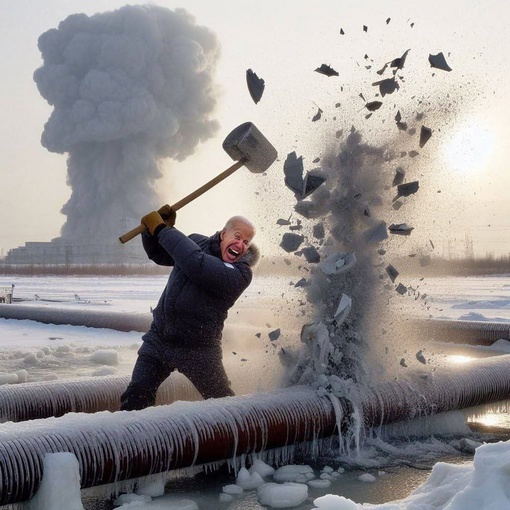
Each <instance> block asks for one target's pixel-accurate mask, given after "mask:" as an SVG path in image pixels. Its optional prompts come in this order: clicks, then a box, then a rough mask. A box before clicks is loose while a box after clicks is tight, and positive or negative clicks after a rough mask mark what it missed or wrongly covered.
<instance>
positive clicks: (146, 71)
mask: <svg viewBox="0 0 510 510" xmlns="http://www.w3.org/2000/svg"><path fill="white" fill-rule="evenodd" d="M39 50H40V51H41V55H42V58H43V62H44V63H43V65H42V66H41V67H40V68H38V69H37V70H36V71H35V73H34V80H35V82H36V84H37V87H38V89H39V92H40V93H41V95H42V96H43V97H44V98H45V99H46V100H47V101H48V103H49V104H50V105H52V106H53V108H54V110H53V112H52V114H51V116H50V118H49V120H48V121H47V123H46V125H45V127H44V131H43V134H42V138H41V142H42V144H43V146H44V147H46V148H47V149H48V150H49V151H51V152H56V153H59V154H64V153H67V154H68V160H67V183H68V185H69V186H70V187H71V189H72V192H71V197H70V199H69V201H68V202H67V203H66V204H65V205H64V206H63V208H62V213H63V214H65V215H66V216H67V220H66V222H65V224H64V225H63V227H62V231H61V235H62V238H63V239H67V240H76V241H79V240H86V239H91V238H94V239H95V240H96V241H98V240H112V239H115V240H116V239H117V237H118V235H119V233H121V232H120V229H124V228H125V227H126V226H128V227H132V226H135V225H137V224H138V223H139V221H140V217H141V216H142V215H143V214H144V213H146V212H148V211H150V210H152V209H154V208H156V207H157V206H159V205H161V204H160V203H159V200H158V197H157V193H156V191H155V185H156V181H157V180H158V179H159V178H160V177H161V176H162V173H161V170H160V167H159V161H160V160H161V159H162V158H173V159H176V160H178V161H182V160H184V159H185V158H187V157H188V156H189V155H191V154H193V152H194V150H195V148H196V146H197V145H198V143H199V142H203V141H205V140H207V139H208V138H210V137H211V136H212V135H213V134H214V133H215V132H216V130H217V128H218V124H217V122H216V121H215V120H213V119H211V117H210V116H211V114H212V112H213V110H214V107H215V104H216V101H215V83H214V80H213V77H214V70H215V65H216V62H217V59H218V56H219V44H218V41H217V38H216V36H215V34H214V33H212V32H211V31H210V30H209V29H207V28H205V27H202V26H198V25H197V24H196V23H195V20H194V18H193V17H192V16H191V15H190V14H188V13H187V12H186V11H184V10H182V9H177V10H175V11H171V10H168V9H166V8H162V7H157V6H154V5H145V6H125V7H122V8H121V9H118V10H116V11H113V12H107V13H99V14H95V15H93V16H87V15H85V14H74V15H71V16H69V17H68V18H66V19H65V20H64V21H62V22H61V23H60V24H59V26H58V28H56V29H51V30H48V31H47V32H45V33H43V34H42V35H41V36H40V37H39Z"/></svg>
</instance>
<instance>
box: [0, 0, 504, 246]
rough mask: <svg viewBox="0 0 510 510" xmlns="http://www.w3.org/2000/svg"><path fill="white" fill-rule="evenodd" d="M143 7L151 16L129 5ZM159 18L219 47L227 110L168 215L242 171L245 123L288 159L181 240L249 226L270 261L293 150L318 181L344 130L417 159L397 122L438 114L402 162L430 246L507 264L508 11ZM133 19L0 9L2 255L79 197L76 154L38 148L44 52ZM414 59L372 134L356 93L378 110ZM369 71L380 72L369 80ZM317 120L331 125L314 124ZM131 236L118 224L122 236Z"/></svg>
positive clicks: (44, 113)
mask: <svg viewBox="0 0 510 510" xmlns="http://www.w3.org/2000/svg"><path fill="white" fill-rule="evenodd" d="M138 3H144V2H132V4H138ZM153 4H154V5H159V6H163V7H167V8H168V9H172V10H173V9H176V8H179V7H184V8H185V9H186V10H187V11H188V12H189V13H191V14H192V15H193V16H194V17H195V20H196V23H197V24H198V25H203V26H205V27H208V28H209V29H210V30H211V31H213V32H214V33H215V34H216V36H217V38H218V41H219V44H220V47H221V52H220V58H219V60H218V62H217V65H216V71H215V80H216V83H217V88H216V89H215V90H216V94H217V97H216V101H217V102H216V108H215V110H214V112H213V114H212V115H211V118H213V119H215V120H216V121H217V122H218V126H219V127H218V129H217V131H216V134H215V135H214V136H213V137H211V138H209V139H208V140H207V141H205V142H204V143H200V144H198V145H197V146H196V148H195V151H194V153H193V154H191V155H189V156H188V157H187V158H186V159H185V160H184V161H180V162H178V161H175V160H172V159H165V160H163V161H161V162H160V164H161V166H162V172H163V177H162V178H161V179H159V180H158V181H157V182H156V184H155V190H156V191H155V193H157V194H158V200H160V201H161V203H170V204H171V203H172V202H175V201H177V200H179V199H180V198H182V197H183V196H185V195H187V194H188V193H190V192H191V191H193V190H194V189H195V188H196V187H198V186H200V185H201V184H203V183H205V182H206V181H208V180H209V179H211V178H212V177H214V176H215V175H216V174H218V173H219V172H221V171H222V170H224V169H225V168H226V167H228V166H229V165H230V164H231V160H230V158H229V157H228V156H227V155H226V154H225V152H224V151H223V149H222V147H221V144H222V141H223V139H224V138H225V136H226V135H227V134H228V133H229V132H230V131H231V130H232V129H233V128H234V127H235V126H237V125H239V124H241V123H243V122H245V121H251V122H253V123H254V124H255V125H256V126H257V127H258V128H259V129H260V130H261V131H262V133H263V134H264V135H265V136H266V138H268V139H269V140H270V141H271V143H272V144H273V145H274V146H275V147H276V149H277V150H278V153H279V159H278V160H277V162H276V163H275V164H273V166H272V167H271V168H270V169H269V170H268V172H267V175H255V174H251V173H250V172H249V171H247V170H246V169H240V170H239V171H238V172H236V174H234V175H233V176H231V177H230V178H229V179H228V180H227V181H225V182H224V183H222V184H220V185H219V186H217V187H216V188H215V189H214V190H211V191H209V192H208V193H207V194H206V195H204V196H203V197H201V198H199V199H197V200H196V201H195V202H193V203H192V204H189V205H188V206H186V208H183V209H182V210H181V211H180V212H179V215H178V225H177V226H178V227H181V228H182V230H184V231H186V232H190V231H201V232H204V233H208V232H213V231H215V230H217V229H219V228H220V227H221V226H222V224H223V223H224V221H225V220H226V219H227V218H228V217H230V216H232V215H234V214H238V213H239V214H243V215H246V216H248V217H251V218H253V219H254V220H255V222H256V223H257V222H258V224H259V226H260V228H259V231H258V239H257V241H258V242H259V243H260V244H262V246H264V245H268V246H270V245H271V243H274V239H272V235H273V229H274V225H275V222H276V220H277V219H278V218H279V217H280V216H281V215H287V216H288V210H289V203H290V201H291V199H292V194H291V193H290V191H289V190H288V189H287V188H286V187H285V184H284V181H283V170H282V167H283V162H284V161H285V158H286V156H287V154H288V153H290V152H292V151H296V152H297V154H298V155H302V156H303V160H304V163H305V168H307V169H311V168H314V166H315V165H314V164H313V163H312V161H313V160H314V159H315V158H316V157H322V156H324V154H326V153H327V152H328V151H331V150H333V151H335V149H336V148H337V147H338V144H339V143H341V142H342V137H341V136H340V137H339V138H337V136H336V133H337V131H339V130H343V132H348V130H349V129H350V127H351V126H353V125H354V126H356V129H358V130H360V131H361V132H362V134H363V135H364V138H365V140H366V141H367V142H368V143H373V144H379V143H385V144H387V145H388V146H390V147H393V148H394V149H395V150H396V151H401V150H402V149H404V150H407V151H409V150H410V149H411V140H412V138H411V137H410V136H409V137H406V135H401V134H400V135H399V133H398V132H397V131H396V129H395V126H394V122H393V119H394V115H395V113H396V111H397V110H398V109H400V110H401V111H402V113H403V114H404V116H407V117H406V118H408V119H409V120H411V119H412V118H413V116H414V115H415V114H416V113H419V112H422V113H425V120H424V123H425V122H427V123H428V124H429V127H431V129H432V130H433V137H432V139H431V140H430V141H429V142H428V143H427V145H426V146H425V147H424V148H423V150H421V151H420V156H419V158H416V160H413V161H410V160H409V158H407V159H405V160H403V162H405V164H406V165H409V169H408V170H409V173H408V175H411V173H413V176H415V177H416V178H419V179H420V182H421V183H422V190H423V193H422V195H421V197H420V201H417V203H416V211H417V214H419V215H420V222H421V223H420V225H421V228H422V232H423V235H424V236H430V235H432V234H433V235H434V236H435V237H434V239H435V241H436V243H437V245H438V246H440V247H441V249H442V251H443V253H446V254H453V255H454V256H456V255H462V254H463V253H465V251H466V245H467V244H469V242H468V241H469V240H470V239H472V241H473V245H474V250H475V252H476V253H477V254H480V255H485V254H486V253H495V254H501V253H503V254H506V253H507V251H508V250H507V248H506V247H507V245H508V240H509V235H510V225H508V222H507V205H506V201H507V200H506V193H505V191H506V189H507V188H508V185H509V184H510V176H509V175H510V174H509V172H508V171H507V166H508V165H507V163H506V162H507V160H508V156H509V154H508V151H509V149H508V146H507V144H506V143H505V140H506V139H507V138H508V134H509V133H508V127H507V124H506V112H507V110H508V108H507V106H506V105H507V104H508V95H509V92H508V86H507V84H506V81H505V80H506V76H507V74H508V71H509V67H510V65H509V63H508V59H507V58H506V57H507V55H508V53H509V50H510V48H509V46H510V42H509V41H508V37H506V36H505V29H506V25H505V23H506V19H508V14H509V11H510V7H509V6H507V4H506V3H504V2H499V1H497V0H490V1H487V2H479V1H475V0H468V1H462V2H460V1H456V0H449V1H445V2H439V1H433V2H430V3H429V4H427V6H426V7H425V6H423V4H418V3H414V2H404V1H402V0H390V1H387V2H384V3H381V2H374V1H368V0H364V1H358V2H338V1H322V2H319V3H314V4H312V3H311V2H306V1H293V2H290V1H282V2H270V1H266V0H263V1H260V2H256V3H251V4H245V3H242V2H233V1H230V0H224V1H220V2H217V3H214V5H213V4H211V3H210V2H207V1H205V0H190V1H187V2H185V4H183V3H182V2H174V1H158V2H153ZM124 5H125V2H117V1H111V0H108V1H107V0H101V1H100V0H92V1H80V0H65V1H64V0H47V1H45V2H40V3H35V4H34V3H30V2H18V1H14V0H5V1H4V2H2V4H1V5H0V19H1V24H2V30H0V45H1V47H2V48H3V50H4V51H3V52H2V54H3V67H2V70H3V73H2V74H3V80H2V83H1V84H0V102H1V103H0V104H1V107H2V112H3V118H2V122H1V123H0V144H1V150H0V189H1V190H2V202H3V205H4V211H5V213H4V222H3V224H2V230H1V236H0V253H2V251H3V252H4V254H5V253H6V251H7V250H9V249H11V248H14V247H17V246H20V245H23V244H24V243H25V242H27V241H50V240H51V239H53V238H56V237H58V236H59V235H60V229H61V228H62V226H63V225H64V223H65V221H66V217H65V216H64V215H63V214H62V213H61V209H62V207H63V205H64V204H65V203H66V202H67V201H68V200H69V197H70V194H71V189H70V187H69V186H68V184H67V177H68V176H67V170H66V165H67V161H66V160H67V155H66V154H56V153H52V152H49V151H48V150H47V149H46V148H44V147H43V146H42V144H41V134H42V132H43V129H44V125H45V123H46V122H47V120H48V118H49V116H50V114H51V112H52V107H51V106H50V105H49V104H48V103H47V102H46V100H45V99H44V98H43V97H42V96H41V94H40V93H39V91H38V89H37V87H36V85H35V82H34V79H33V74H34V71H35V70H36V69H37V68H38V67H40V66H41V65H42V63H43V61H42V58H41V53H40V51H39V49H38V47H37V41H38V38H39V36H40V35H41V34H42V33H44V32H46V31H47V30H49V29H51V28H55V27H57V26H58V24H59V23H60V22H61V21H62V20H64V19H65V18H67V16H69V15H71V14H74V13H85V14H87V15H89V16H91V15H93V14H95V13H98V12H107V11H113V10H116V9H119V8H120V7H122V6H124ZM388 18H389V19H390V21H389V22H388V23H387V22H386V20H387V19H388ZM363 25H365V26H367V31H366V32H365V31H364V30H363ZM340 29H343V31H344V32H345V34H344V35H341V34H340ZM407 49H410V52H409V55H408V57H407V61H406V65H405V67H404V69H403V70H402V73H401V75H402V77H403V80H402V81H401V82H400V85H401V87H400V90H399V91H397V92H395V93H394V94H393V95H392V96H390V97H389V98H388V97H387V98H383V103H384V105H383V108H381V109H380V110H379V111H377V112H374V114H373V115H372V116H371V117H370V118H369V119H366V118H365V115H366V113H367V111H366V109H365V108H364V105H365V101H363V99H361V98H360V96H359V94H360V93H361V94H363V97H364V98H365V100H366V101H367V102H368V101H371V100H375V99H381V98H380V97H379V98H377V97H376V90H375V89H374V87H373V85H372V83H373V82H374V81H376V80H377V79H378V78H379V76H378V75H377V74H376V73H375V70H376V69H380V68H381V67H382V65H383V64H384V63H386V62H389V61H391V60H393V59H394V58H396V57H399V56H401V55H402V54H403V53H404V52H405V51H406V50H407ZM439 52H443V53H444V55H445V57H446V59H447V62H448V64H449V65H450V67H451V68H452V71H451V72H445V71H441V70H437V69H431V68H430V66H429V64H428V61H427V59H428V56H429V54H434V55H435V54H437V53H439ZM321 64H327V65H330V66H331V67H333V68H334V69H335V70H337V71H338V72H339V76H338V77H330V78H328V77H326V76H324V75H321V74H319V73H315V72H314V70H315V69H316V68H317V67H319V66H320V65H321ZM367 65H372V68H371V69H370V70H367V69H366V66H367ZM249 68H250V69H252V70H253V71H255V72H256V73H257V75H258V76H259V77H261V78H263V79H264V80H265V84H266V88H265V91H264V94H263V97H262V99H261V101H260V102H259V103H258V104H255V103H254V102H253V101H252V99H251V98H250V96H249V93H248V90H247V87H246V80H245V73H246V70H247V69H249ZM387 76H388V74H386V75H385V77H387ZM337 103H340V106H339V107H336V106H335V105H336V104H337ZM396 105H397V106H396ZM318 108H320V109H321V110H322V118H321V119H320V120H318V121H316V122H313V121H312V118H313V117H314V115H316V113H317V111H318ZM416 126H417V127H418V128H419V124H416ZM413 143H414V146H413V147H412V148H415V149H418V147H417V142H416V140H415V139H413ZM395 166H396V165H395ZM135 198H136V197H133V200H135ZM95 214H96V215H97V216H98V218H99V221H100V222H101V215H102V214H104V216H103V221H104V222H105V223H112V222H113V224H115V218H114V216H115V214H116V212H115V209H113V210H112V209H111V208H109V209H108V210H106V209H105V211H104V212H103V211H95ZM131 226H133V227H134V226H136V225H130V226H129V228H131ZM122 229H124V226H123V225H122V224H121V222H120V221H119V232H118V234H119V235H120V234H121V233H123V232H121V230H122Z"/></svg>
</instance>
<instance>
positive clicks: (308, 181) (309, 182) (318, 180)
mask: <svg viewBox="0 0 510 510" xmlns="http://www.w3.org/2000/svg"><path fill="white" fill-rule="evenodd" d="M312 172H318V170H310V172H307V173H306V175H305V178H304V180H303V188H302V192H301V198H306V197H307V196H309V195H311V194H312V193H313V192H314V191H315V190H316V189H317V188H318V187H319V186H320V185H321V184H323V183H324V182H326V177H323V176H322V175H318V174H317V173H312Z"/></svg>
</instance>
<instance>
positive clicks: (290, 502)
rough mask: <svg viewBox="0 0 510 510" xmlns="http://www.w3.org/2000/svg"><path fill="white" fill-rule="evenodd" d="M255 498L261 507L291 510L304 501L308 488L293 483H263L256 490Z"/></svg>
mask: <svg viewBox="0 0 510 510" xmlns="http://www.w3.org/2000/svg"><path fill="white" fill-rule="evenodd" d="M257 496H258V499H259V501H260V503H261V504H262V505H269V506H272V507H273V508H291V507H293V506H298V505H300V504H301V503H304V502H305V501H306V498H307V497H308V486H307V485H304V484H301V483H293V482H286V483H283V484H278V483H265V484H264V485H261V486H260V487H259V488H258V489H257Z"/></svg>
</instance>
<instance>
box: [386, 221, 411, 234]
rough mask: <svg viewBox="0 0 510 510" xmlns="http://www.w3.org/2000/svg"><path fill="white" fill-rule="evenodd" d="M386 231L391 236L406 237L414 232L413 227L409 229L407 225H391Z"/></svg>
mask: <svg viewBox="0 0 510 510" xmlns="http://www.w3.org/2000/svg"><path fill="white" fill-rule="evenodd" d="M388 230H389V231H390V232H391V233H392V234H400V235H404V236H408V235H409V234H410V233H411V231H412V230H414V227H410V226H409V225H408V224H407V223H392V224H391V225H390V226H389V227H388Z"/></svg>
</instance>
